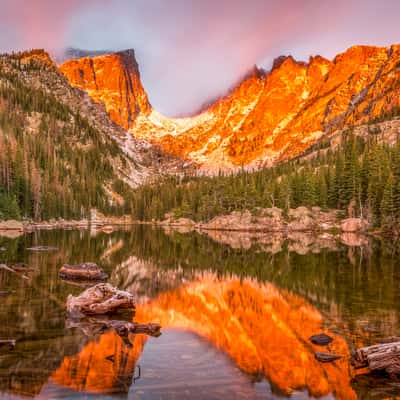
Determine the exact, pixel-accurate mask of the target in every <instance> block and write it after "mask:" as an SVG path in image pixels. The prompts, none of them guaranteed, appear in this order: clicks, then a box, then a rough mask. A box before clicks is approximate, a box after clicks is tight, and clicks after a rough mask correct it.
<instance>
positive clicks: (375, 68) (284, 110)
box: [61, 45, 400, 173]
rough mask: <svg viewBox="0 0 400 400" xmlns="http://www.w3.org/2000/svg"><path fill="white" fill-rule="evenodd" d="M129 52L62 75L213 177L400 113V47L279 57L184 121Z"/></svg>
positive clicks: (83, 63) (139, 134)
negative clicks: (147, 85)
mask: <svg viewBox="0 0 400 400" xmlns="http://www.w3.org/2000/svg"><path fill="white" fill-rule="evenodd" d="M124 54H125V55H124V56H123V57H122V56H121V53H116V54H113V55H108V56H102V57H94V58H83V59H81V60H77V61H70V62H67V63H66V64H64V65H63V66H62V67H61V70H62V71H63V72H64V74H65V75H66V76H67V77H68V79H69V80H70V81H71V83H72V85H74V86H78V87H80V88H82V89H84V90H86V91H87V92H88V93H89V94H90V95H91V96H93V97H94V98H95V99H96V100H102V101H104V102H105V104H106V108H107V109H108V111H109V112H110V115H111V117H112V118H113V119H114V121H116V122H118V123H120V124H121V125H122V126H124V127H129V128H130V130H131V133H132V134H133V135H134V136H135V137H136V138H140V139H143V140H145V141H148V142H150V143H153V144H157V145H159V146H160V147H161V148H162V149H163V150H165V151H166V152H168V153H170V154H174V155H177V156H179V157H182V158H184V159H187V160H191V161H194V162H196V163H197V164H198V165H200V166H201V167H202V170H203V171H204V172H209V173H215V172H216V171H220V170H233V169H237V168H240V167H242V166H247V167H248V168H259V167H262V166H265V165H271V164H273V163H276V162H278V161H280V160H284V159H290V158H293V157H295V156H297V155H299V154H301V153H302V152H303V151H305V150H306V149H307V148H309V147H310V146H311V145H312V144H314V143H315V142H317V141H318V140H319V139H320V138H321V137H323V136H324V135H326V134H328V133H331V132H334V131H336V130H340V129H343V128H345V127H347V126H359V125H362V124H365V123H367V122H369V121H371V120H373V119H375V118H377V117H381V116H387V115H392V114H394V113H397V112H398V110H399V106H400V95H399V94H400V45H393V46H391V47H372V46H354V47H351V48H350V49H348V50H347V51H345V52H344V53H342V54H339V55H338V56H337V57H335V58H334V60H333V61H330V60H327V59H325V58H323V57H320V56H316V57H311V58H310V60H309V62H308V63H304V62H298V61H296V60H294V59H293V57H291V56H289V57H279V58H278V59H277V60H276V61H275V63H274V65H273V68H272V69H271V71H269V72H265V71H262V70H259V69H258V68H253V70H251V71H250V73H249V74H248V75H247V76H246V77H245V78H244V79H243V80H242V81H241V82H240V83H239V84H238V85H237V86H236V87H235V88H233V89H232V90H231V91H230V93H228V94H227V95H226V96H225V97H223V98H221V99H219V100H217V101H216V102H215V103H214V104H212V105H211V106H210V107H209V108H207V109H206V110H204V111H203V112H202V113H201V114H199V115H196V116H193V117H188V118H179V119H171V118H167V117H164V116H163V115H161V114H159V113H158V112H157V111H155V110H152V108H151V107H150V105H149V103H148V99H147V96H146V94H145V92H144V90H143V87H142V85H141V84H140V77H139V72H138V69H137V64H136V61H135V60H134V59H133V56H134V53H133V52H127V53H124ZM128 59H130V60H128ZM128 64H129V65H130V68H127V65H128ZM128 71H129V72H128ZM111 75H112V76H111Z"/></svg>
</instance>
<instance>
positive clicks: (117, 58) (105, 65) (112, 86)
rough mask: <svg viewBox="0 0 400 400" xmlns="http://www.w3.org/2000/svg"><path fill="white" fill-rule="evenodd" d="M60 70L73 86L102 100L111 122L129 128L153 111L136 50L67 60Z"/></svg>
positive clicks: (97, 99)
mask: <svg viewBox="0 0 400 400" xmlns="http://www.w3.org/2000/svg"><path fill="white" fill-rule="evenodd" d="M60 70H61V72H63V73H64V75H65V76H66V77H67V78H68V80H69V81H70V83H71V85H72V86H73V87H78V88H81V89H84V90H85V91H86V92H87V93H88V94H89V95H90V96H91V97H92V98H93V99H94V100H95V101H96V102H100V101H102V102H103V103H104V104H105V106H106V110H107V111H108V113H109V114H110V117H111V119H112V120H113V121H115V122H116V123H118V124H119V125H121V126H122V127H124V128H125V129H128V128H132V127H133V124H134V121H135V119H136V117H137V116H138V115H139V113H140V114H143V115H147V114H148V113H149V112H150V109H151V106H150V103H149V101H148V98H147V94H146V93H145V91H144V89H143V86H142V83H141V80H140V74H139V67H138V65H137V62H136V59H135V52H134V51H133V50H127V51H121V52H118V53H114V54H107V55H100V56H96V57H92V58H91V57H83V58H80V59H77V60H71V61H67V62H66V63H64V64H63V65H62V66H61V67H60Z"/></svg>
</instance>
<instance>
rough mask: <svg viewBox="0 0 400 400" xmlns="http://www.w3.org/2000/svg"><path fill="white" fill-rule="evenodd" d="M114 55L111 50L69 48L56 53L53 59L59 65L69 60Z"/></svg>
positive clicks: (53, 54)
mask: <svg viewBox="0 0 400 400" xmlns="http://www.w3.org/2000/svg"><path fill="white" fill-rule="evenodd" d="M109 53H112V51H111V50H84V49H78V48H76V47H67V48H65V49H62V50H59V51H55V52H54V53H52V54H51V56H52V58H53V59H54V61H56V63H57V64H62V63H64V62H66V61H69V60H74V59H77V58H83V57H88V56H90V57H95V56H101V55H103V54H109Z"/></svg>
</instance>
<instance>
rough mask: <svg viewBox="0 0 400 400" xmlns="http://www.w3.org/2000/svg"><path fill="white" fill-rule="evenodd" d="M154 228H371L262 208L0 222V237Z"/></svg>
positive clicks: (321, 214) (313, 213) (338, 215)
mask: <svg viewBox="0 0 400 400" xmlns="http://www.w3.org/2000/svg"><path fill="white" fill-rule="evenodd" d="M138 224H143V225H154V226H162V227H170V228H174V229H176V230H179V231H180V232H182V233H184V232H190V231H194V230H196V231H220V232H222V231H227V232H251V233H257V232H259V233H280V234H283V235H288V234H291V233H296V232H306V233H318V234H324V235H325V236H326V235H328V236H329V235H337V234H347V233H349V234H352V233H354V234H368V233H370V231H369V229H370V225H369V223H368V221H366V220H365V219H361V218H344V215H343V213H342V212H341V211H338V210H329V211H323V210H321V209H320V208H318V207H313V208H306V207H299V208H296V209H290V210H289V211H288V212H287V213H286V214H284V212H283V210H281V209H279V208H262V209H257V210H256V212H253V213H251V212H250V211H248V210H246V211H234V212H232V213H230V214H227V215H220V216H217V217H215V218H213V219H211V220H210V221H208V222H196V221H193V220H192V219H189V218H174V217H173V215H171V214H167V215H166V219H164V220H161V221H156V220H153V221H137V220H133V219H132V218H131V216H122V217H107V216H105V215H102V214H99V213H92V216H91V218H90V219H82V220H64V219H59V220H50V221H41V222H32V221H29V222H20V221H14V220H11V221H2V222H1V221H0V236H6V237H10V238H12V237H18V236H20V235H22V234H24V233H26V232H33V231H37V230H52V229H92V230H101V231H104V232H107V231H110V232H111V231H113V230H115V229H118V227H122V226H131V225H138Z"/></svg>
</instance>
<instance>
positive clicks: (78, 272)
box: [58, 263, 108, 281]
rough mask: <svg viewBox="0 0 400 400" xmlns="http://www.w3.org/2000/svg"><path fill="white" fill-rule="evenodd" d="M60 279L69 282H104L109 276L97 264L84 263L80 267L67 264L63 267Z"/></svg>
mask: <svg viewBox="0 0 400 400" xmlns="http://www.w3.org/2000/svg"><path fill="white" fill-rule="evenodd" d="M58 275H59V277H60V278H62V279H69V280H78V281H80V280H86V281H103V280H105V279H107V278H108V275H107V274H106V273H105V272H104V271H103V268H101V267H99V266H98V265H97V264H95V263H83V264H78V265H68V264H65V265H63V266H62V267H61V269H60V271H59V273H58Z"/></svg>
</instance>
